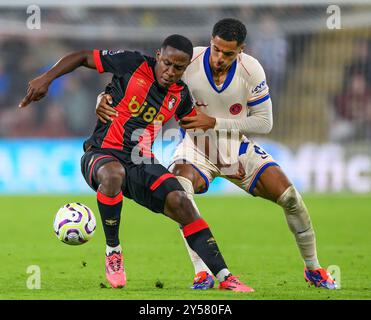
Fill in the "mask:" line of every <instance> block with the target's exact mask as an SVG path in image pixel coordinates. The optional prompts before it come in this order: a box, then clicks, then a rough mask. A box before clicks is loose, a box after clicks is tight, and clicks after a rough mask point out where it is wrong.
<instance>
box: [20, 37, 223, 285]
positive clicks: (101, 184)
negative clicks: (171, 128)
mask: <svg viewBox="0 0 371 320" xmlns="http://www.w3.org/2000/svg"><path fill="white" fill-rule="evenodd" d="M192 53H193V46H192V43H191V42H190V41H189V40H188V39H187V38H185V37H183V36H180V35H172V36H170V37H168V38H166V39H165V40H164V42H163V44H162V46H161V50H159V51H158V52H157V54H156V58H151V57H148V56H144V55H142V54H140V53H138V52H129V51H116V52H111V51H107V50H103V51H98V50H94V51H79V52H75V53H72V54H68V55H66V56H64V57H63V58H62V59H61V60H59V61H58V63H57V64H55V65H54V66H53V67H52V68H51V69H50V70H49V71H47V72H46V73H44V74H42V75H41V76H39V77H37V78H35V79H33V80H32V81H30V82H29V85H28V90H27V95H26V96H25V97H24V98H23V100H22V101H21V103H20V105H19V106H20V107H25V106H27V105H28V104H29V103H30V102H32V101H38V100H40V99H41V98H43V97H44V96H45V95H46V94H47V91H48V87H49V85H50V84H51V82H52V81H53V80H54V79H56V78H58V77H60V76H62V75H63V74H66V73H69V72H72V71H73V70H75V69H76V68H78V67H81V66H85V67H88V68H91V69H97V70H98V71H99V72H110V73H112V74H113V77H112V81H111V83H110V84H109V85H108V86H107V88H106V93H109V94H110V95H111V96H112V97H113V107H114V108H115V110H116V111H117V112H118V117H117V118H115V119H113V121H110V122H109V123H106V124H104V123H102V122H100V121H98V123H97V126H96V128H95V130H94V133H93V134H92V136H91V137H90V138H89V139H88V140H87V141H85V143H84V151H85V154H84V156H83V157H82V161H81V167H82V172H83V175H84V177H85V179H86V181H87V183H88V184H89V186H90V187H91V188H93V189H94V190H95V191H97V201H98V208H99V211H100V214H101V218H102V223H103V228H104V232H105V236H106V243H107V250H106V276H107V279H108V281H109V282H110V283H111V285H112V286H113V287H123V286H124V285H125V283H126V276H125V271H124V268H123V256H122V250H121V246H120V242H119V238H118V234H119V224H120V213H121V208H122V200H123V195H124V196H126V197H128V198H132V199H134V200H135V201H136V202H137V203H139V204H141V205H143V206H145V207H147V208H149V209H150V210H152V211H154V212H160V213H163V214H165V215H166V216H168V217H170V218H171V219H173V220H175V221H176V222H177V223H179V224H180V225H181V227H182V229H183V233H184V236H185V237H186V240H187V242H188V244H189V246H190V247H191V248H192V249H193V250H194V251H196V252H197V253H198V255H199V256H200V257H201V258H202V260H203V261H205V263H206V264H207V266H208V267H209V268H210V270H211V271H212V272H213V273H214V275H215V276H217V274H219V275H220V274H225V275H226V276H227V275H229V274H230V273H229V271H228V268H227V266H226V264H225V262H224V259H223V257H222V255H221V254H220V252H219V249H218V246H217V244H216V242H215V240H214V238H213V236H212V233H211V231H210V229H209V227H208V225H207V223H206V222H205V221H204V220H203V219H202V218H201V217H200V216H199V214H198V212H197V211H196V210H195V208H194V206H193V204H192V202H191V201H190V200H189V199H188V198H187V195H186V193H185V192H184V189H183V188H182V186H181V185H180V183H179V182H178V180H177V179H176V178H175V176H173V175H172V174H171V173H170V172H169V171H168V170H167V169H166V168H165V167H163V166H162V165H160V164H158V163H156V161H153V160H154V156H153V155H152V153H151V146H152V143H153V141H154V139H155V137H156V134H157V129H156V128H158V126H157V125H156V124H159V123H161V124H163V123H165V122H166V121H168V120H169V119H170V118H171V117H172V116H175V117H176V118H178V119H181V118H183V117H185V116H192V115H193V114H195V110H194V109H193V102H192V98H191V96H190V93H189V91H188V88H187V86H186V85H185V84H184V83H183V82H182V81H181V80H180V78H181V76H182V75H183V72H184V71H185V70H186V68H187V66H188V64H189V63H190V61H191V58H192ZM138 159H139V160H143V159H144V160H148V159H149V160H151V161H149V162H148V161H138Z"/></svg>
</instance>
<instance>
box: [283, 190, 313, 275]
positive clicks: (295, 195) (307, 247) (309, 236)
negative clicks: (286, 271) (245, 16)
mask: <svg viewBox="0 0 371 320" xmlns="http://www.w3.org/2000/svg"><path fill="white" fill-rule="evenodd" d="M277 204H279V205H280V206H281V207H282V208H283V209H284V211H285V216H286V220H287V224H288V225H289V228H290V230H291V232H292V233H293V234H294V236H295V239H296V244H297V246H298V248H299V251H300V253H301V256H302V257H303V260H304V264H305V266H306V267H307V268H308V269H310V270H313V269H317V268H320V264H319V262H318V258H317V250H316V238H315V234H314V230H313V227H312V223H311V221H310V217H309V214H308V210H307V208H306V206H305V204H304V202H303V199H302V198H301V196H300V194H299V192H297V190H296V189H295V187H294V186H290V187H288V188H287V189H286V191H285V192H284V193H283V194H282V195H281V196H280V197H279V199H278V200H277Z"/></svg>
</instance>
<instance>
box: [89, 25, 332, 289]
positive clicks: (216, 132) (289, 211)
mask: <svg viewBox="0 0 371 320" xmlns="http://www.w3.org/2000/svg"><path fill="white" fill-rule="evenodd" d="M245 38H246V28H245V26H244V24H243V23H241V22H240V21H238V20H236V19H223V20H220V21H219V22H217V23H216V24H215V26H214V28H213V32H212V38H211V41H210V46H209V47H196V48H194V51H193V58H192V62H191V64H190V65H189V66H188V68H187V70H186V71H185V73H184V75H183V81H184V82H185V83H186V84H187V85H188V87H189V89H190V91H191V93H192V95H193V98H194V100H195V101H196V105H197V106H198V112H197V115H196V116H194V117H188V118H187V117H185V118H183V119H182V122H181V127H182V129H181V132H182V136H183V140H182V141H181V143H180V144H179V145H178V146H177V149H176V151H175V155H174V158H173V161H172V164H171V165H170V167H169V170H170V171H171V172H173V173H174V174H175V175H176V176H177V178H178V180H179V182H180V183H181V185H182V186H183V188H184V190H185V191H186V192H187V195H188V197H189V198H190V199H191V200H192V201H193V203H194V206H195V207H196V208H197V206H196V204H195V202H194V200H193V195H194V193H204V192H206V191H207V189H208V187H209V184H210V183H211V182H212V181H213V179H214V178H215V177H223V178H226V179H228V180H230V181H231V182H232V183H234V184H236V185H237V186H238V187H240V188H241V189H243V190H245V191H246V192H248V193H250V194H251V195H253V196H258V197H262V198H264V199H267V200H271V201H273V202H275V203H277V204H278V205H280V206H281V207H282V208H283V210H284V213H285V217H286V221H287V223H288V226H289V229H290V230H291V232H292V233H293V234H294V237H295V240H296V243H297V246H298V249H299V251H300V253H301V256H302V258H303V260H304V265H305V267H304V278H305V280H306V281H307V282H309V284H313V285H315V286H316V287H321V288H327V289H336V283H335V281H334V280H333V279H332V278H331V276H330V275H329V273H328V272H327V271H326V269H324V268H322V267H321V266H320V264H319V262H318V258H317V252H316V240H315V234H314V230H313V227H312V224H311V221H310V217H309V214H308V211H307V208H306V206H305V204H304V202H303V200H302V198H301V196H300V194H299V193H298V191H297V190H296V189H295V187H294V186H293V184H292V183H291V182H290V181H289V179H288V178H287V177H286V175H285V174H284V173H283V171H282V170H281V168H280V167H279V165H278V164H277V163H276V162H275V160H274V159H273V158H272V156H271V155H269V154H268V153H267V152H265V151H264V150H263V149H262V148H261V147H260V146H259V145H258V144H257V143H256V142H255V141H253V140H252V139H251V138H249V136H250V135H252V134H267V133H269V132H270V131H271V129H272V126H273V117H272V102H271V99H270V96H269V88H268V85H267V83H266V78H265V73H264V70H263V68H262V66H261V65H260V63H259V62H258V60H256V59H255V58H253V57H251V56H249V55H247V54H245V53H243V50H244V47H245V45H244V41H245ZM109 100H110V99H109V96H107V95H100V97H99V98H98V103H97V109H96V113H97V116H98V118H99V119H100V120H102V121H106V120H109V119H110V117H111V116H114V115H115V113H114V111H112V108H110V107H109V102H108V101H109ZM200 129H201V132H200ZM185 245H186V247H187V250H188V252H189V255H190V258H191V260H192V263H193V265H194V268H195V273H196V276H195V277H194V283H193V286H192V288H193V289H209V288H212V287H213V286H214V279H213V277H212V275H211V272H210V271H209V270H208V268H207V266H206V265H205V264H204V262H203V261H202V260H201V259H200V257H198V255H197V254H196V253H195V252H194V251H192V249H191V248H189V246H188V245H187V242H186V241H185ZM219 288H220V289H226V288H222V287H221V286H220V285H219Z"/></svg>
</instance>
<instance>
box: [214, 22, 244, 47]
mask: <svg viewBox="0 0 371 320" xmlns="http://www.w3.org/2000/svg"><path fill="white" fill-rule="evenodd" d="M246 33H247V31H246V27H245V25H244V24H243V23H242V22H241V21H239V20H237V19H232V18H226V19H222V20H220V21H218V22H217V23H216V24H215V25H214V28H213V33H212V36H213V37H216V36H218V37H219V38H221V39H223V40H226V41H237V45H240V44H242V43H243V42H244V41H245V39H246Z"/></svg>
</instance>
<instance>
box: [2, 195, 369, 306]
mask: <svg viewBox="0 0 371 320" xmlns="http://www.w3.org/2000/svg"><path fill="white" fill-rule="evenodd" d="M304 199H305V201H306V204H307V207H308V208H309V211H310V214H311V218H312V222H313V225H314V227H315V230H316V235H317V245H318V256H319V259H320V262H321V264H322V266H325V267H327V266H329V265H337V266H339V267H340V271H341V290H337V291H331V292H330V291H328V290H320V289H317V288H314V287H307V284H306V283H305V282H304V279H303V264H302V260H301V258H300V255H299V251H298V250H297V248H296V245H295V241H294V238H293V235H292V234H291V233H290V232H289V230H288V227H287V225H286V221H285V218H284V215H283V213H282V211H281V209H280V208H279V207H278V206H276V205H275V204H273V203H270V202H267V201H264V200H262V199H255V198H252V197H250V196H246V197H205V196H201V197H197V199H196V201H197V203H198V205H199V208H200V211H201V212H202V215H203V216H204V217H205V219H206V221H207V222H208V223H209V225H210V226H211V228H212V231H213V233H214V236H215V238H216V240H217V241H218V243H219V247H220V249H221V251H222V253H223V255H224V257H225V259H226V262H227V264H228V266H229V269H230V270H231V271H232V272H233V273H234V274H235V275H239V276H240V278H241V280H243V281H244V282H246V283H247V284H249V285H250V286H252V287H253V288H254V289H255V290H256V292H254V293H250V294H244V293H234V292H225V291H219V290H216V289H213V290H208V291H193V290H190V289H189V286H190V284H191V282H192V278H193V268H192V266H191V263H190V261H189V260H188V254H187V253H186V250H185V247H184V245H183V240H182V239H181V237H180V234H179V231H178V227H177V225H176V223H174V222H173V221H171V220H169V219H168V218H165V217H164V216H162V215H157V214H153V213H151V212H150V211H149V210H147V209H145V208H143V207H141V206H139V205H137V204H135V203H134V202H133V201H131V200H125V203H124V208H123V212H122V221H121V229H120V237H121V243H122V246H123V249H124V256H125V267H126V273H127V278H128V281H127V285H126V287H125V288H124V289H111V288H109V286H108V283H107V282H106V280H105V274H104V251H105V244H104V238H103V230H102V226H101V223H100V217H99V213H98V210H97V206H96V201H95V197H94V196H76V195H64V196H32V197H31V196H24V197H21V196H1V197H0V237H1V242H0V261H1V264H0V265H1V272H0V299H89V300H90V299H124V300H126V299H138V300H139V299H149V300H155V299H161V300H167V299H175V300H178V299H179V300H180V299H182V300H183V299H185V300H186V299H196V300H199V299H212V300H214V299H215V300H228V299H233V300H236V299H246V300H254V299H274V300H276V299H285V300H286V299H305V300H307V299H315V300H317V299H320V300H328V299H371V274H370V265H371V255H370V253H371V232H370V227H371V197H370V196H340V195H339V196H334V195H332V196H331V195H329V196H309V195H308V196H304ZM74 201H77V202H83V203H85V204H87V205H88V206H90V207H91V208H92V209H93V211H94V212H95V215H96V218H97V220H98V226H97V230H96V233H95V235H94V237H93V239H92V240H91V241H90V242H88V243H86V244H84V245H81V246H76V247H73V246H68V245H66V244H63V243H62V242H60V241H59V240H58V239H57V238H56V237H55V235H54V233H53V228H52V222H53V218H54V214H55V212H56V211H57V210H58V208H59V207H60V206H62V205H64V204H65V203H67V202H74ZM31 265H37V266H39V267H40V271H41V289H39V290H37V289H33V290H30V289H28V288H27V280H28V277H30V276H32V274H28V273H27V268H28V267H29V266H31ZM157 282H161V283H162V284H163V288H158V287H156V283H157Z"/></svg>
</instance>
